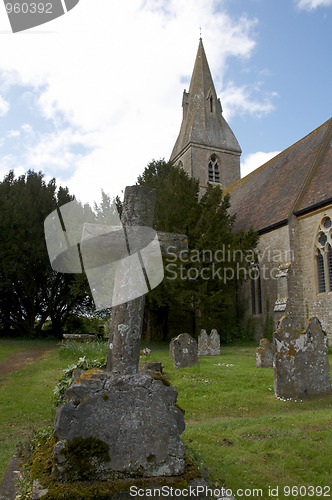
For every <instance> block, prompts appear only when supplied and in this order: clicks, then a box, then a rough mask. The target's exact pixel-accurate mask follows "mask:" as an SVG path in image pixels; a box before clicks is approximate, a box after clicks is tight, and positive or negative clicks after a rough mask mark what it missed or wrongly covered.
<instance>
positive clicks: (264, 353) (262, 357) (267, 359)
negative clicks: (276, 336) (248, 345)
mask: <svg viewBox="0 0 332 500" xmlns="http://www.w3.org/2000/svg"><path fill="white" fill-rule="evenodd" d="M272 366H273V357H272V346H271V344H270V342H269V341H268V339H261V340H260V343H259V346H258V347H257V349H256V368H270V367H272Z"/></svg>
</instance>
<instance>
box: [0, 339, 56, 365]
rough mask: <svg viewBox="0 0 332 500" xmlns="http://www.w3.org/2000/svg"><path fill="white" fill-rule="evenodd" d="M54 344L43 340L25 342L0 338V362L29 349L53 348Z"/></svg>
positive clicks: (24, 340) (23, 340)
mask: <svg viewBox="0 0 332 500" xmlns="http://www.w3.org/2000/svg"><path fill="white" fill-rule="evenodd" d="M55 345H56V343H55V342H52V341H45V340H26V339H20V338H18V339H9V338H5V339H1V338H0V362H1V361H3V360H4V359H6V358H8V356H10V355H12V354H15V353H16V352H19V351H23V350H24V349H30V348H31V347H45V346H55Z"/></svg>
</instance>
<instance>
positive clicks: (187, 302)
mask: <svg viewBox="0 0 332 500" xmlns="http://www.w3.org/2000/svg"><path fill="white" fill-rule="evenodd" d="M138 183H139V184H143V185H147V186H149V187H154V188H155V189H156V190H157V201H156V209H155V221H154V226H155V229H157V230H161V231H171V232H179V233H185V234H187V235H188V241H189V252H188V255H187V256H185V255H181V256H180V258H178V259H176V258H175V256H174V258H173V257H172V258H171V259H168V260H166V261H165V279H164V281H163V282H162V284H161V285H159V287H157V288H156V289H155V290H153V291H152V292H150V294H149V295H148V296H147V302H146V304H147V306H146V307H147V317H148V318H150V317H151V316H152V317H154V320H155V321H154V323H155V324H154V326H153V329H154V330H156V329H157V323H158V322H159V324H160V323H163V324H164V332H163V333H164V336H165V333H166V332H165V330H167V317H168V315H169V313H170V312H172V311H176V310H177V311H185V312H186V314H187V315H189V316H190V317H191V319H192V321H191V323H192V332H194V331H195V330H198V329H199V328H220V326H221V324H223V325H225V322H226V321H227V322H228V323H232V324H233V325H237V324H239V321H240V319H241V304H240V301H239V299H238V296H237V284H238V281H239V280H240V281H241V280H243V279H246V277H247V271H248V268H249V266H250V262H251V261H253V260H254V254H255V252H254V249H255V246H256V244H257V239H258V238H257V234H256V233H254V232H252V231H249V232H247V233H235V232H234V231H233V225H234V220H235V217H234V216H233V217H232V216H230V214H229V212H228V209H229V205H230V200H229V197H228V196H225V197H223V193H222V190H221V188H220V187H219V186H208V188H207V190H206V192H205V193H204V195H203V196H202V197H201V198H199V187H198V182H197V181H196V180H195V179H192V178H190V177H189V176H188V175H187V174H186V173H185V172H184V171H183V169H181V168H177V167H175V166H173V165H172V164H171V163H166V162H165V161H163V160H161V161H153V162H151V163H150V164H149V165H148V166H147V167H146V169H145V171H144V172H143V174H142V175H141V176H140V177H139V178H138ZM156 319H157V321H156Z"/></svg>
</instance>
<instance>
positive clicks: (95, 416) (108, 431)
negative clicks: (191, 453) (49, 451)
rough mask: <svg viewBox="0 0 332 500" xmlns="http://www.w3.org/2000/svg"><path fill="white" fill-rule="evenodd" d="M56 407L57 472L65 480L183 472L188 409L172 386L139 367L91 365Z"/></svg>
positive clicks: (171, 474)
mask: <svg viewBox="0 0 332 500" xmlns="http://www.w3.org/2000/svg"><path fill="white" fill-rule="evenodd" d="M65 397H66V400H67V402H66V403H65V404H64V405H61V406H59V407H58V408H57V411H56V415H55V425H54V435H55V437H56V439H58V442H57V444H56V445H55V448H54V455H53V459H54V467H53V476H54V477H55V478H57V479H58V480H60V481H77V480H81V481H82V480H94V479H98V480H112V479H115V478H122V477H139V476H141V477H155V476H173V475H179V474H182V473H183V472H184V469H185V460H184V458H185V446H184V444H183V442H182V441H181V434H182V432H183V431H184V428H185V424H184V415H183V412H182V411H181V410H180V409H179V408H178V407H177V406H176V405H175V402H176V399H177V392H176V390H175V389H174V388H173V387H172V386H167V385H164V383H163V382H162V381H161V380H154V379H153V378H152V377H151V376H150V375H148V374H146V373H142V372H139V373H137V374H135V375H114V374H110V373H109V372H106V371H102V370H88V371H87V372H85V373H83V374H82V375H81V376H80V378H78V379H77V380H75V381H74V382H73V383H72V385H71V386H70V387H69V388H68V389H67V391H66V395H65Z"/></svg>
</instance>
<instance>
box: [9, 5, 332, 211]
mask: <svg viewBox="0 0 332 500" xmlns="http://www.w3.org/2000/svg"><path fill="white" fill-rule="evenodd" d="M200 26H201V29H202V38H203V43H204V47H205V51H206V54H207V58H208V61H209V65H210V69H211V72H212V76H213V79H214V82H215V86H216V90H217V94H218V95H219V97H220V99H221V102H222V105H223V109H224V116H225V118H226V120H227V121H228V123H229V124H230V126H231V128H232V129H233V132H234V133H235V135H236V137H237V139H238V141H239V143H240V145H241V147H242V151H243V154H242V163H241V165H242V173H243V174H246V173H248V172H249V171H251V170H252V169H254V168H256V167H258V166H260V165H261V164H262V163H264V162H265V161H267V160H268V159H269V158H271V157H272V156H274V155H275V154H277V153H278V152H279V151H282V150H283V149H285V148H287V147H288V146H290V145H291V144H293V143H294V142H296V141H297V140H299V139H300V138H302V137H303V136H305V135H306V134H308V133H309V132H311V131H312V130H314V129H315V128H316V127H318V126H319V125H321V124H322V123H324V122H325V121H326V120H327V119H329V118H330V116H331V108H332V106H331V101H332V92H331V88H332V67H331V49H332V0H219V1H217V0H192V1H191V3H190V9H188V2H187V1H186V0H167V1H166V0H128V1H127V2H122V1H114V2H113V1H112V2H110V1H109V0H80V2H79V4H78V5H77V6H76V7H75V8H74V9H72V10H71V11H70V12H69V13H67V14H66V15H64V16H62V17H60V18H58V19H56V20H54V21H52V22H50V23H48V24H45V25H43V26H39V27H36V28H34V29H31V30H28V31H26V32H21V33H16V34H12V33H11V31H10V25H9V21H8V19H7V15H6V11H5V8H4V6H1V5H0V178H3V176H4V175H5V174H6V173H7V172H8V171H9V169H14V170H15V173H16V174H17V175H19V174H22V173H24V172H25V171H27V170H28V169H34V170H38V171H39V170H41V171H43V172H44V174H45V176H46V178H47V179H48V178H52V177H55V178H56V179H57V183H58V184H63V185H68V187H69V188H70V191H71V192H72V193H73V194H75V195H76V196H77V197H78V198H79V199H81V200H83V201H89V202H93V201H94V200H99V198H100V190H101V189H102V188H103V189H104V190H105V191H106V192H108V193H110V194H111V195H116V194H119V195H121V191H122V190H123V189H124V187H125V186H126V185H130V184H134V183H135V181H136V179H137V176H138V175H139V174H140V173H142V171H143V169H144V167H145V166H146V165H147V163H148V162H149V161H151V160H152V159H159V158H166V159H168V157H169V155H170V153H171V150H172V147H173V145H174V142H175V140H176V137H177V134H178V132H179V129H180V124H181V118H182V109H181V101H182V92H183V90H184V88H186V89H187V90H188V88H189V82H190V76H191V73H192V70H193V65H194V60H195V57H196V52H197V48H198V41H199V34H200Z"/></svg>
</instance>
